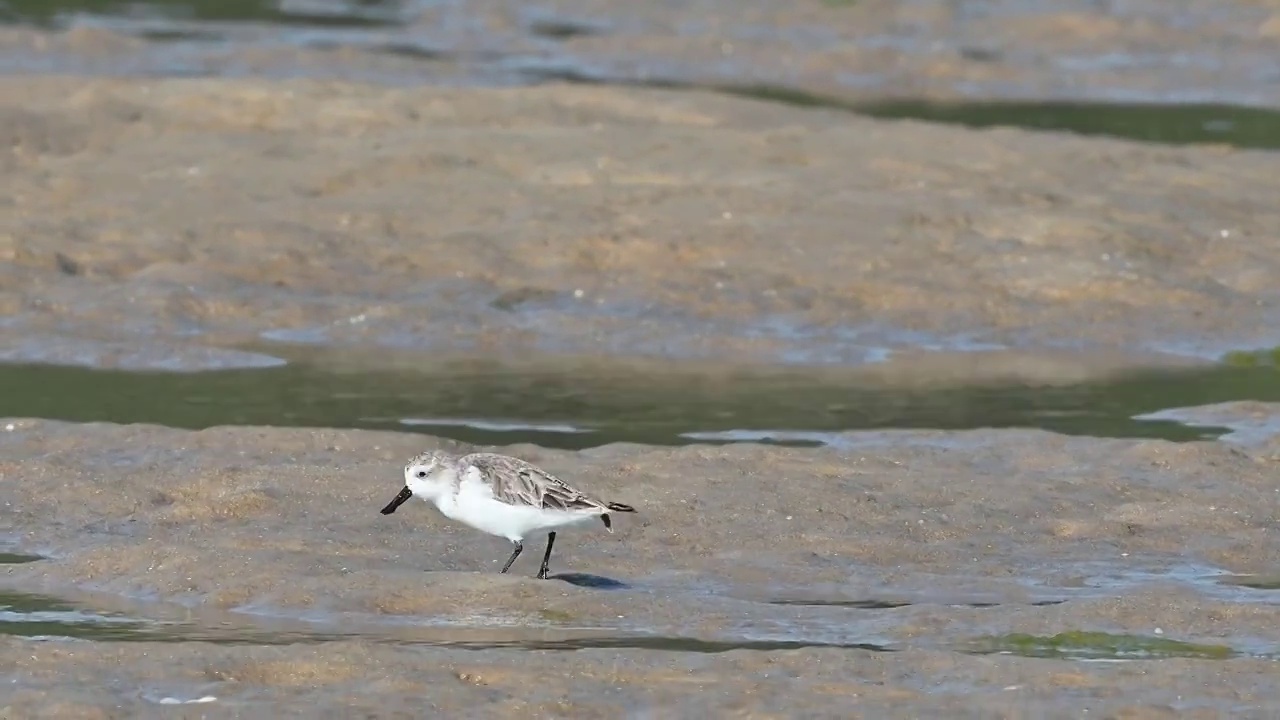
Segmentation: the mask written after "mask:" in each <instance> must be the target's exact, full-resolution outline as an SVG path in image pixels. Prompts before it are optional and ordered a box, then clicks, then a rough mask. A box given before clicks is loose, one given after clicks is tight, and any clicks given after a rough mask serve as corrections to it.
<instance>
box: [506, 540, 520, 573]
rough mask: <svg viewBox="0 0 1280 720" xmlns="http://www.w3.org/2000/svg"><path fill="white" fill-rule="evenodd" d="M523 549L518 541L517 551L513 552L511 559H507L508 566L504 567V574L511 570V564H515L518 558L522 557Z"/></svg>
mask: <svg viewBox="0 0 1280 720" xmlns="http://www.w3.org/2000/svg"><path fill="white" fill-rule="evenodd" d="M523 549H524V545H521V544H520V542H519V541H517V542H516V549H515V550H512V551H511V557H509V558H507V564H506V565H503V566H502V572H506V571H508V570H510V569H511V563H513V562H515V561H516V558H518V557H520V551H521V550H523Z"/></svg>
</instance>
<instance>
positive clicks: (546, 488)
mask: <svg viewBox="0 0 1280 720" xmlns="http://www.w3.org/2000/svg"><path fill="white" fill-rule="evenodd" d="M458 462H459V464H461V465H462V466H463V467H464V468H466V467H468V466H470V467H473V468H475V469H476V470H479V473H478V475H479V477H480V478H481V479H482V480H484V481H485V482H488V483H489V488H490V489H491V490H493V496H494V497H495V498H497V499H498V500H501V501H502V502H504V503H507V504H509V505H531V506H533V507H536V508H549V509H552V510H600V511H602V512H607V511H608V508H607V507H606V506H605V504H604V503H602V502H600V501H598V500H594V499H592V498H589V497H587V496H586V495H584V494H582V493H581V492H579V491H577V490H575V489H573V488H571V487H569V486H568V485H566V484H565V483H564V481H562V480H561V479H560V478H558V477H556V476H555V475H552V474H551V473H549V472H547V471H546V470H542V469H541V468H538V467H537V466H535V465H531V464H530V463H527V462H525V461H524V460H521V459H519V458H513V457H509V456H506V455H496V454H493V453H472V454H470V455H464V456H462V457H461V458H459V459H458ZM463 474H464V475H471V476H473V477H474V476H475V475H476V473H471V472H469V471H467V470H464V471H463Z"/></svg>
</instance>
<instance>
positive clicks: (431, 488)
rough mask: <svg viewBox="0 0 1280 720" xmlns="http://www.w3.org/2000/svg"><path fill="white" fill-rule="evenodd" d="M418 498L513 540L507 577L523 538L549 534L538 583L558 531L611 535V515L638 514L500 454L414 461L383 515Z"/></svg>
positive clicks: (432, 455) (431, 455)
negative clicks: (598, 527) (594, 530)
mask: <svg viewBox="0 0 1280 720" xmlns="http://www.w3.org/2000/svg"><path fill="white" fill-rule="evenodd" d="M414 495H417V496H418V497H421V498H422V499H423V500H426V501H427V502H430V503H432V504H434V505H435V506H436V508H437V509H439V510H440V513H441V514H443V515H444V516H445V517H447V518H449V519H451V520H457V521H458V522H461V523H464V524H466V525H470V526H471V527H473V528H475V529H477V530H480V531H482V532H486V533H489V534H490V535H497V536H499V537H504V538H506V539H508V540H510V541H511V542H512V543H513V544H514V545H515V548H514V549H513V550H512V551H511V557H509V558H507V564H506V565H503V566H502V572H504V573H505V572H506V571H507V570H510V569H511V564H512V563H514V562H515V561H516V558H517V557H520V552H521V551H523V550H524V539H525V537H526V536H527V535H529V534H530V533H535V532H540V531H543V530H547V531H548V533H547V551H546V552H545V553H544V554H543V555H542V567H541V568H539V570H538V579H540V580H545V579H546V577H547V563H548V562H550V560H551V546H552V545H554V544H555V542H556V532H555V531H556V529H557V528H564V527H570V526H573V525H582V524H585V523H590V522H592V521H596V520H599V521H600V522H603V523H604V527H605V529H606V530H608V531H609V532H613V522H612V520H610V519H609V513H614V512H627V513H630V512H635V511H636V509H635V508H633V507H631V506H630V505H623V504H622V503H615V502H604V501H602V500H597V499H595V498H593V497H590V496H588V495H586V494H584V493H583V492H582V491H580V490H577V489H575V488H573V487H570V486H569V485H568V484H566V483H565V482H564V481H562V480H560V479H559V478H557V477H556V476H554V475H552V474H551V473H549V472H547V471H546V470H543V469H541V468H539V467H537V466H535V465H533V464H531V463H528V462H525V461H524V460H521V459H519V458H514V457H511V456H509V455H499V454H497V453H471V454H468V455H460V456H459V455H452V454H450V453H447V452H443V451H439V450H433V451H429V452H425V453H422V454H421V455H418V456H417V457H414V458H413V459H411V460H410V461H409V462H408V464H406V465H405V466H404V488H403V489H401V490H400V493H399V494H398V495H396V497H395V499H394V500H392V501H391V502H390V503H388V504H387V506H386V507H384V508H382V514H383V515H390V514H391V513H393V512H395V511H396V508H398V507H400V506H401V505H402V504H404V502H405V501H406V500H408V499H409V498H411V497H413V496H414Z"/></svg>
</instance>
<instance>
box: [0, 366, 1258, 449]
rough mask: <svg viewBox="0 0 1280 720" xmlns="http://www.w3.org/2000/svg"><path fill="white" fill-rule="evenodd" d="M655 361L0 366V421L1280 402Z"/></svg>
mask: <svg viewBox="0 0 1280 720" xmlns="http://www.w3.org/2000/svg"><path fill="white" fill-rule="evenodd" d="M670 367H671V368H672V370H671V371H670V372H650V371H640V370H634V371H633V370H628V369H608V368H605V369H602V368H600V367H594V368H584V367H577V366H572V365H567V364H566V365H559V366H555V367H552V368H540V369H536V370H531V369H520V368H509V367H502V366H496V365H492V364H489V365H481V364H479V363H477V362H474V361H458V362H452V363H437V364H434V365H431V366H424V367H422V368H420V369H414V370H369V371H330V370H325V369H321V368H317V367H311V366H307V365H304V364H291V365H287V366H284V367H274V368H260V369H241V370H227V371H214V372H200V373H163V372H133V371H118V370H90V369H84V368H75V367H60V366H45V365H0V397H4V398H5V404H4V413H5V414H6V415H7V416H10V417H40V418H50V419H59V420H71V421H80V422H115V423H153V424H160V425H169V426H173V427H181V428H193V429H195V428H205V427H210V426H215V425H267V426H297V427H340V428H372V429H384V430H386V429H390V430H398V431H409V432H423V433H426V434H431V435H437V436H444V437H449V438H453V439H457V440H462V441H464V442H472V443H477V444H511V443H517V442H530V443H536V444H538V445H542V446H544V447H554V448H567V449H581V448H586V447H594V446H598V445H604V444H607V443H612V442H638V443H649V444H655V445H683V444H689V443H694V442H703V443H708V442H711V443H725V442H741V441H747V442H762V441H763V442H776V443H782V444H792V445H810V446H812V445H819V444H823V443H825V442H829V441H831V440H832V439H833V437H834V434H835V433H840V432H844V431H849V430H864V431H865V430H875V429H887V428H907V429H911V428H915V429H946V430H958V429H970V428H983V427H995V428H1008V427H1021V428H1042V429H1046V430H1052V431H1055V432H1060V433H1065V434H1071V435H1095V436H1104V437H1158V438H1165V439H1168V440H1174V441H1185V440H1196V439H1202V438H1207V437H1215V436H1217V435H1219V434H1221V433H1223V432H1226V429H1225V428H1216V427H1191V426H1188V425H1185V424H1182V423H1180V422H1175V421H1172V420H1152V419H1137V418H1135V416H1137V415H1146V414H1148V413H1152V412H1155V411H1157V410H1160V409H1164V408H1168V407H1188V406H1197V405H1207V404H1212V403H1219V402H1226V401H1232V400H1246V399H1253V400H1280V372H1277V371H1276V370H1275V369H1273V368H1256V367H1231V366H1221V367H1213V368H1208V369H1197V370H1189V371H1188V370H1182V371H1159V372H1143V373H1135V374H1131V375H1127V376H1124V377H1119V378H1115V379H1111V380H1106V381H1097V382H1089V383H1081V384H1076V385H1061V386H1032V385H982V386H939V387H933V386H928V387H913V386H885V385H883V384H876V383H873V382H870V381H868V380H866V379H865V378H863V379H859V378H858V376H856V375H848V376H842V375H840V374H839V373H834V372H823V373H817V372H812V373H809V372H805V371H803V370H778V371H763V370H762V371H730V370H725V371H720V372H692V371H690V372H685V371H683V370H681V366H679V365H672V366H670Z"/></svg>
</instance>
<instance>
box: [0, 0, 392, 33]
mask: <svg viewBox="0 0 1280 720" xmlns="http://www.w3.org/2000/svg"><path fill="white" fill-rule="evenodd" d="M282 5H284V6H289V5H291V4H290V3H281V2H280V1H279V0H137V1H134V0H0V21H3V22H11V23H18V22H21V23H28V24H34V25H39V26H43V27H57V26H59V25H60V24H61V21H62V20H63V18H65V17H67V16H70V15H96V16H131V17H151V18H164V19H168V20H185V21H197V22H198V21H206V22H256V23H266V24H272V25H282V26H294V25H298V26H320V27H349V28H359V27H368V28H374V27H379V26H383V25H392V24H395V23H396V19H395V11H396V10H397V6H398V5H399V3H398V2H396V1H395V0H390V1H388V0H357V1H356V2H349V3H342V4H341V5H340V7H339V8H338V9H337V11H333V12H325V13H320V12H308V11H306V10H305V9H301V8H299V7H297V6H296V5H295V6H294V7H292V8H286V7H282ZM305 6H306V4H305V3H304V4H302V7H305Z"/></svg>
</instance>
